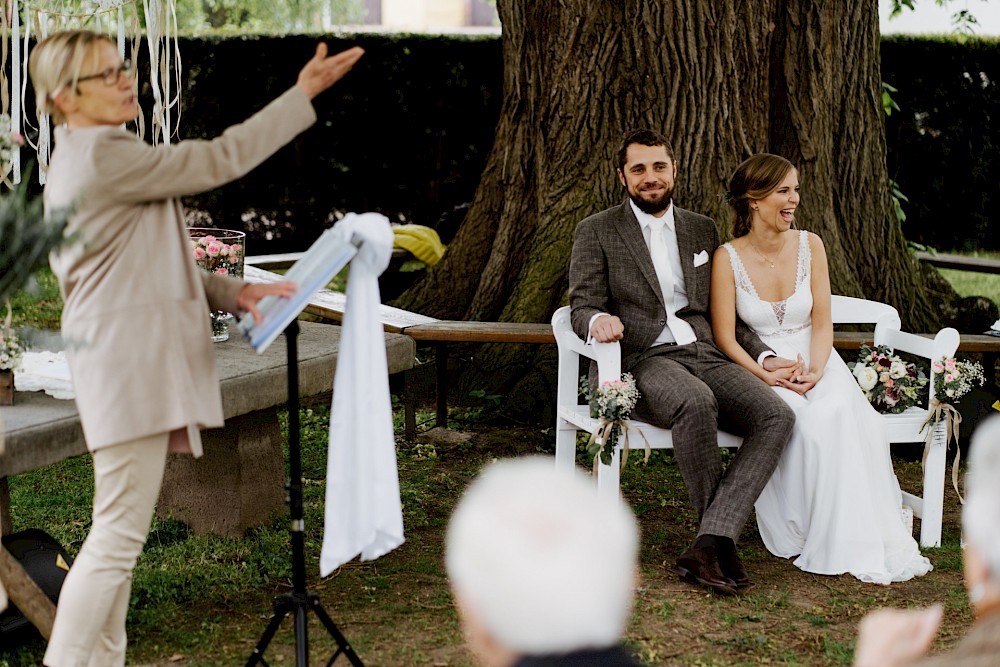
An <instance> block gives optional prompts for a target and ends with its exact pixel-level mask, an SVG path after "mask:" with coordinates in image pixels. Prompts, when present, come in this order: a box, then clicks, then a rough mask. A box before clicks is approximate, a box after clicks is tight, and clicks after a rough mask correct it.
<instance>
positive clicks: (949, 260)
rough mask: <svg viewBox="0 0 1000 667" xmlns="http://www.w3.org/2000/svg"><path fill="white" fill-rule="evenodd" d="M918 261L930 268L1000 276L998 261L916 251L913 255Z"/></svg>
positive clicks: (999, 262)
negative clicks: (935, 267) (928, 265)
mask: <svg viewBox="0 0 1000 667" xmlns="http://www.w3.org/2000/svg"><path fill="white" fill-rule="evenodd" d="M914 254H915V255H916V257H917V259H918V260H920V261H921V262H924V263H925V264H930V265H931V266H937V267H939V268H942V269H955V270H957V271H973V272H976V273H992V274H1000V259H990V258H988V257H966V256H965V255H949V254H947V253H930V252H924V251H922V250H921V251H918V252H916V253H914Z"/></svg>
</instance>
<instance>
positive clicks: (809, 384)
mask: <svg viewBox="0 0 1000 667" xmlns="http://www.w3.org/2000/svg"><path fill="white" fill-rule="evenodd" d="M821 377H823V374H822V373H817V372H814V371H808V372H806V373H800V374H798V375H796V376H795V377H793V378H791V379H790V380H778V386H779V387H784V388H785V389H791V390H792V391H794V392H798V393H799V394H804V393H806V392H807V391H809V390H810V389H812V388H813V387H815V386H816V383H817V382H819V379H820V378H821Z"/></svg>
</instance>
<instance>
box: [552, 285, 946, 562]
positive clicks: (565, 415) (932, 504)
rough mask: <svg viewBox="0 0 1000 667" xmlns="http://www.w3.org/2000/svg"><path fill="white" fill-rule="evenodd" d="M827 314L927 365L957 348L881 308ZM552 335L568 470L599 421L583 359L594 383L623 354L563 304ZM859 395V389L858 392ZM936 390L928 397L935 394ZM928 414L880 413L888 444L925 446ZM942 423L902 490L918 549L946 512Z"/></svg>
mask: <svg viewBox="0 0 1000 667" xmlns="http://www.w3.org/2000/svg"><path fill="white" fill-rule="evenodd" d="M832 315H833V321H834V323H835V324H874V325H875V332H874V335H873V337H872V338H873V340H874V344H875V345H888V346H889V347H891V348H893V349H894V350H896V351H901V352H908V353H910V354H913V355H916V356H919V357H923V358H924V359H926V360H928V361H929V360H931V359H940V358H941V357H951V356H954V355H955V351H956V350H957V349H958V345H959V340H960V339H959V334H958V332H957V331H956V330H955V329H951V328H947V329H942V330H941V331H939V332H938V333H937V335H936V336H935V337H934V338H927V337H924V336H919V335H916V334H910V333H906V332H904V331H901V330H900V319H899V314H898V313H897V312H896V309H895V308H893V307H892V306H889V305H887V304H884V303H878V302H875V301H867V300H865V299H856V298H853V297H846V296H839V295H834V297H833V300H832ZM552 330H553V333H554V334H555V337H556V344H557V345H558V346H559V371H558V373H559V377H558V388H557V399H556V401H557V415H556V466H558V467H560V468H572V466H574V465H575V462H576V445H577V433H578V432H580V431H584V432H586V433H588V434H592V433H594V431H595V430H596V429H597V427H598V420H596V419H594V418H592V417H591V416H590V408H589V406H588V405H587V404H586V403H581V402H580V398H579V392H578V387H579V378H580V372H581V368H580V358H581V357H583V358H587V359H591V360H593V361H596V362H597V365H598V377H599V381H601V382H603V381H605V380H611V379H617V378H619V377H620V376H621V349H620V345H619V344H618V343H617V342H615V343H593V344H590V345H588V344H585V343H584V342H583V341H582V340H581V339H580V337H579V336H577V335H576V333H575V332H574V331H573V327H572V324H571V322H570V308H569V306H564V307H562V308H560V309H558V310H557V311H556V312H555V314H554V315H553V316H552ZM859 391H860V389H859ZM933 391H934V389H933V386H931V387H930V392H931V393H930V395H933ZM926 417H927V408H926V407H912V408H910V409H908V410H906V411H905V412H903V413H901V414H896V415H883V419H885V422H886V427H887V432H888V436H889V441H890V442H892V443H909V442H916V443H921V444H922V443H923V442H924V440H925V438H926V435H927V431H926V430H924V431H923V432H921V426H922V425H923V423H924V420H925V419H926ZM630 426H632V427H636V428H638V429H639V430H640V431H642V433H643V435H645V436H646V440H647V441H648V442H649V445H650V447H651V448H656V449H671V448H672V447H673V441H672V439H671V436H670V431H669V430H667V429H662V428H657V427H656V426H652V425H650V424H646V423H644V422H641V421H638V420H634V419H633V420H631V421H630ZM945 438H946V434H945V428H944V423H943V422H942V423H939V424H938V425H937V426H935V427H934V430H933V434H932V438H931V442H930V445H929V447H928V451H927V456H926V460H925V462H924V472H923V495H922V496H917V495H915V494H912V493H907V492H903V504H904V505H906V506H908V507H910V508H912V509H913V514H914V515H915V516H917V517H919V518H920V519H921V525H920V544H921V546H925V547H936V546H940V545H941V518H942V512H943V507H944V480H945V467H946V466H945V454H946V452H947V442H946V441H945ZM741 442H742V439H741V438H739V437H738V436H736V435H733V434H732V433H726V432H724V431H720V432H719V446H720V447H738V446H739V444H740V443H741ZM630 443H631V445H630V446H631V447H632V448H633V449H636V448H641V447H642V446H643V443H642V439H641V438H635V437H633V438H631V439H630ZM621 447H622V443H621V442H619V443H618V444H617V446H616V447H615V450H614V454H613V457H612V461H611V464H610V465H599V466H598V475H597V486H598V492H599V493H600V494H601V495H604V496H606V497H608V498H613V499H618V498H619V497H620V491H619V474H620V473H619V471H620V455H621Z"/></svg>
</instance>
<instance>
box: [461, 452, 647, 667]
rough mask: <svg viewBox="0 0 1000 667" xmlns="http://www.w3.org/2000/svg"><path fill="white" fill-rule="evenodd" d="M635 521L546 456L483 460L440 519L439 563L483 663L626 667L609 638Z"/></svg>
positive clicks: (617, 623) (625, 595) (625, 604)
mask: <svg viewBox="0 0 1000 667" xmlns="http://www.w3.org/2000/svg"><path fill="white" fill-rule="evenodd" d="M638 547H639V530H638V526H637V524H636V520H635V517H634V516H633V515H632V512H631V511H630V510H629V509H628V508H627V506H626V505H625V504H624V503H605V502H601V500H600V499H599V498H598V496H597V489H596V487H595V485H594V483H593V482H592V481H591V480H589V479H588V478H586V477H585V476H584V475H582V474H581V473H578V472H574V473H568V472H563V471H556V469H555V466H554V464H553V462H552V460H551V459H547V458H541V457H537V458H527V459H518V460H510V461H503V462H499V463H494V464H491V465H490V466H489V467H487V468H486V470H485V471H484V472H483V473H482V474H481V475H480V477H479V478H478V479H477V480H476V481H474V482H473V483H472V484H471V485H470V486H469V488H468V489H467V490H466V492H465V495H464V496H463V497H462V499H461V501H460V502H459V504H458V506H457V507H456V509H455V512H454V513H453V514H452V517H451V521H450V523H449V525H448V536H447V550H446V551H447V553H446V558H445V560H446V565H447V568H448V576H449V578H450V580H451V586H452V590H453V592H454V595H455V602H456V606H457V607H458V612H459V616H460V618H461V621H462V630H463V632H464V633H465V638H466V642H467V644H468V646H469V648H470V650H471V651H472V652H473V653H474V654H476V657H477V658H478V659H479V660H480V661H481V664H483V665H486V666H487V667H537V666H552V667H556V666H567V667H568V666H574V667H590V666H594V667H598V666H601V667H635V666H636V665H637V664H638V663H636V662H635V661H634V660H633V659H632V658H631V657H630V656H629V655H628V653H626V652H625V651H624V650H623V649H622V648H621V647H620V646H619V645H618V642H619V637H620V636H621V634H622V632H623V631H624V629H625V624H626V622H627V621H628V617H629V613H630V611H631V608H632V598H633V590H634V585H635V566H636V556H637V552H638Z"/></svg>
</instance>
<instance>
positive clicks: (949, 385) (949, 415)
mask: <svg viewBox="0 0 1000 667" xmlns="http://www.w3.org/2000/svg"><path fill="white" fill-rule="evenodd" d="M931 373H932V374H933V377H934V395H933V396H932V397H931V404H930V410H929V411H928V413H927V419H926V420H925V421H924V424H923V426H921V430H923V429H927V440H926V441H925V443H926V444H925V445H924V447H925V450H924V451H925V456H926V451H927V450H926V448H927V447H930V445H931V441H932V440H933V439H934V432H935V429H934V428H933V426H935V425H937V424H938V422H941V421H942V420H943V421H944V442H945V446H946V447H947V445H948V443H949V442H951V441H952V440H954V441H955V445H956V446H957V445H958V431H959V428H960V427H961V425H962V414H961V413H960V412H959V411H958V410H957V409H956V408H955V403H956V402H957V401H958V399H960V398H961V397H962V396H965V395H966V394H968V393H969V392H970V391H972V387H973V385H975V384H980V385H981V384H983V383H984V382H986V378H985V377H984V376H983V367H982V366H980V365H979V363H978V362H974V361H956V360H955V358H954V357H948V358H941V359H940V360H938V361H932V362H931ZM961 458H962V450H961V449H957V450H956V451H955V459H954V461H952V464H951V485H952V486H953V487H955V493H957V494H958V502H960V503H962V504H964V503H965V499H964V498H963V497H962V492H961V491H959V489H958V469H959V461H960V460H961Z"/></svg>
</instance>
